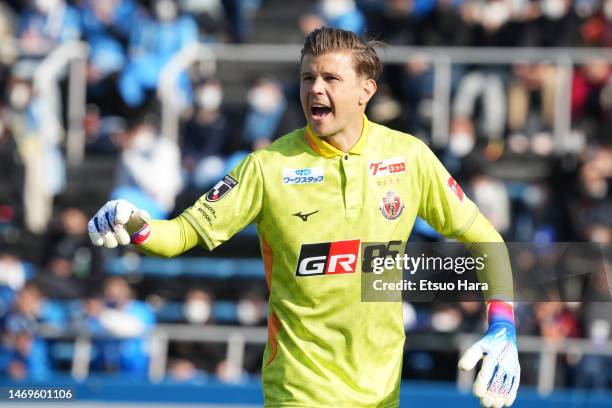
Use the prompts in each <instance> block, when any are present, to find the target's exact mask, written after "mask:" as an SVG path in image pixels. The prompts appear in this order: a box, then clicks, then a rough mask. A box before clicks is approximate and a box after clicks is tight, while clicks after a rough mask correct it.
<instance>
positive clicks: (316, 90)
mask: <svg viewBox="0 0 612 408" xmlns="http://www.w3.org/2000/svg"><path fill="white" fill-rule="evenodd" d="M324 90H325V81H323V78H321V77H317V78H315V80H314V81H312V85H311V86H310V92H312V93H313V94H323V91H324Z"/></svg>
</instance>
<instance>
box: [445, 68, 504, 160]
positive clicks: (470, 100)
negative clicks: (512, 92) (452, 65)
mask: <svg viewBox="0 0 612 408" xmlns="http://www.w3.org/2000/svg"><path fill="white" fill-rule="evenodd" d="M478 100H481V103H480V107H481V109H480V112H481V120H478V118H476V117H475V116H476V106H477V102H478ZM506 111H507V109H506V93H505V86H504V72H503V71H502V70H500V69H498V68H479V69H474V70H472V71H470V72H468V73H467V74H465V75H464V76H463V78H462V79H461V81H460V82H459V87H458V89H457V95H456V96H455V100H454V103H453V119H452V122H451V144H452V139H453V133H454V131H456V128H457V127H459V126H461V123H459V122H466V123H465V124H464V125H463V126H464V127H465V128H467V129H474V128H475V129H476V131H471V132H470V133H472V135H470V137H472V138H473V137H475V136H477V135H482V136H484V138H485V139H487V141H488V145H487V147H486V149H485V155H486V156H487V158H489V159H497V158H499V156H500V155H501V153H502V143H503V140H502V137H503V134H504V131H505V128H506ZM480 122H482V123H480ZM465 153H469V151H466V152H465Z"/></svg>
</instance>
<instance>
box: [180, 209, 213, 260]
mask: <svg viewBox="0 0 612 408" xmlns="http://www.w3.org/2000/svg"><path fill="white" fill-rule="evenodd" d="M182 216H183V217H184V218H185V220H187V222H189V224H191V226H192V227H193V228H195V230H196V231H197V233H198V235H199V236H200V237H202V240H203V241H204V244H206V247H207V248H208V249H209V250H210V251H212V250H213V249H215V248H216V247H217V246H219V243H218V242H215V241H213V240H212V239H211V238H210V237H209V236H208V234H207V233H206V231H205V230H204V228H202V226H201V225H200V224H199V223H198V222H197V221H196V219H195V218H194V217H193V215H191V214H190V213H189V210H187V211H184V212H183V213H182Z"/></svg>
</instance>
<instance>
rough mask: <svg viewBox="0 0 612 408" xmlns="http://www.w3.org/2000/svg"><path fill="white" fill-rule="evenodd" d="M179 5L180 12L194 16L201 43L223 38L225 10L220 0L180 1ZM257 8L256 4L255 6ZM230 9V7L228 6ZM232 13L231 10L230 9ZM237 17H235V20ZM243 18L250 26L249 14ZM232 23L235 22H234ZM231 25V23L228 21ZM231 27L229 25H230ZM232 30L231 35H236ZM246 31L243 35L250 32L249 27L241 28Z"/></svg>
mask: <svg viewBox="0 0 612 408" xmlns="http://www.w3.org/2000/svg"><path fill="white" fill-rule="evenodd" d="M252 3H260V0H254V1H252ZM226 4H227V5H228V6H230V4H229V2H226ZM179 5H180V8H181V11H182V12H184V13H188V14H191V15H193V16H194V18H195V20H196V22H197V24H198V29H199V32H200V40H201V41H203V42H207V41H210V42H213V41H216V40H218V39H223V38H224V32H223V29H224V28H225V25H226V24H225V20H226V16H225V10H224V8H223V6H224V5H223V4H222V1H221V0H205V1H202V0H180V1H179ZM256 6H257V4H256ZM230 7H231V6H230ZM257 7H258V6H257ZM232 11H233V9H232ZM237 17H239V16H236V18H237ZM243 17H244V18H247V22H246V24H247V25H248V24H250V23H251V21H250V19H252V17H253V16H252V15H251V13H250V11H249V12H247V13H244V14H243ZM233 22H236V20H234V21H233ZM230 23H232V21H230ZM230 25H231V24H230ZM229 28H230V30H232V33H234V35H235V33H236V31H235V29H233V28H232V27H229ZM243 29H245V30H246V31H244V32H243V34H242V35H244V34H245V33H247V32H250V30H251V28H250V27H249V26H247V27H243Z"/></svg>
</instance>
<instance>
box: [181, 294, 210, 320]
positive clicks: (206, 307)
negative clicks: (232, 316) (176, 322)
mask: <svg viewBox="0 0 612 408" xmlns="http://www.w3.org/2000/svg"><path fill="white" fill-rule="evenodd" d="M212 311H213V298H212V295H211V294H210V292H208V291H206V290H203V289H190V290H189V292H187V295H186V296H185V302H184V305H183V313H184V315H185V320H186V321H187V322H188V323H190V324H197V325H203V324H211V323H214V317H213V314H212Z"/></svg>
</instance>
